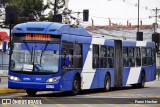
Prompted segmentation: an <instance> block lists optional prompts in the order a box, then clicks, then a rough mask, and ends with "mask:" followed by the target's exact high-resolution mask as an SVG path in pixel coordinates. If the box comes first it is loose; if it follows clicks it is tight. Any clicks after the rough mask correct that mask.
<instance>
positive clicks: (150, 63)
mask: <svg viewBox="0 0 160 107" xmlns="http://www.w3.org/2000/svg"><path fill="white" fill-rule="evenodd" d="M147 61H148V65H152V49H151V48H148V49H147Z"/></svg>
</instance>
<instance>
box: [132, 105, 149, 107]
mask: <svg viewBox="0 0 160 107" xmlns="http://www.w3.org/2000/svg"><path fill="white" fill-rule="evenodd" d="M133 105H135V106H138V107H147V106H146V105H145V106H144V105H142V104H133Z"/></svg>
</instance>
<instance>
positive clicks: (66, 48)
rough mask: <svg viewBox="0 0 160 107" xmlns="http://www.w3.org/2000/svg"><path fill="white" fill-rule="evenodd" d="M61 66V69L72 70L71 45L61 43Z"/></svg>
mask: <svg viewBox="0 0 160 107" xmlns="http://www.w3.org/2000/svg"><path fill="white" fill-rule="evenodd" d="M62 47H63V48H62V49H63V51H62V54H63V55H62V66H63V68H73V43H70V42H63V46H62Z"/></svg>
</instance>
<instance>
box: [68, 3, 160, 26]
mask: <svg viewBox="0 0 160 107" xmlns="http://www.w3.org/2000/svg"><path fill="white" fill-rule="evenodd" d="M139 1H140V10H139V12H140V14H139V16H140V20H142V23H143V24H144V25H148V24H152V23H154V22H155V17H152V18H149V16H155V12H154V11H152V9H155V8H156V7H157V8H159V9H160V0H139ZM137 4H138V0H69V4H68V6H69V9H71V10H73V11H80V12H82V11H83V9H89V19H90V21H89V22H88V24H91V18H92V19H93V20H94V25H108V24H109V19H108V18H110V20H111V22H112V23H117V24H122V25H126V24H127V20H128V21H129V23H131V24H132V25H136V24H137V17H138V6H137ZM146 8H147V9H146ZM159 15H160V10H159ZM158 20H159V21H160V18H158ZM159 24H160V22H159Z"/></svg>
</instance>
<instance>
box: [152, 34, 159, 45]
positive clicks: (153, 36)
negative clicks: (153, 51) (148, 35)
mask: <svg viewBox="0 0 160 107" xmlns="http://www.w3.org/2000/svg"><path fill="white" fill-rule="evenodd" d="M152 41H153V42H155V43H159V42H160V34H159V33H153V34H152Z"/></svg>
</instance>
